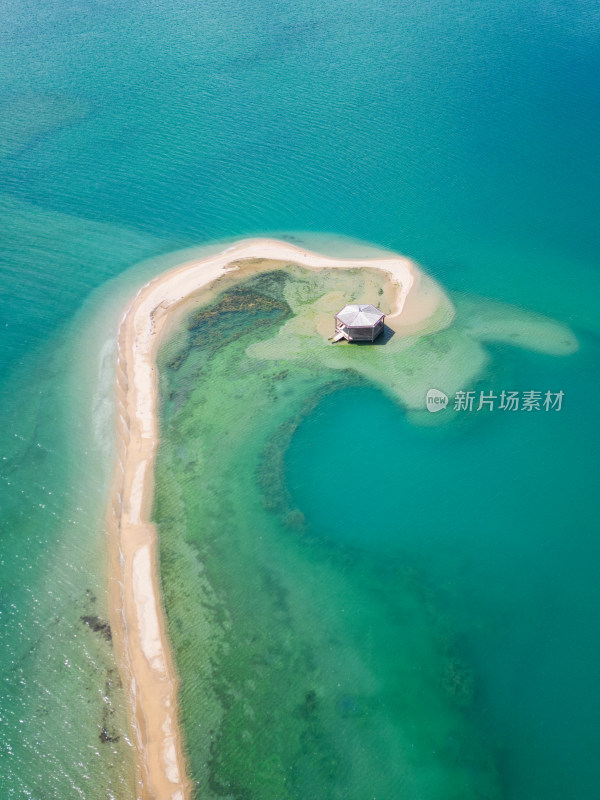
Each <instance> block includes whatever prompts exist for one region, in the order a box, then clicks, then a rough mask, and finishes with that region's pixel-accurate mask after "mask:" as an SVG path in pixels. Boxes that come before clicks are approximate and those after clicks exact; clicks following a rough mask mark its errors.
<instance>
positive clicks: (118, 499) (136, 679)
mask: <svg viewBox="0 0 600 800" xmlns="http://www.w3.org/2000/svg"><path fill="white" fill-rule="evenodd" d="M246 258H253V259H272V260H278V261H289V262H293V263H296V264H299V265H300V266H303V267H308V268H312V269H321V268H332V267H339V268H346V269H348V268H355V267H370V268H377V269H381V270H383V271H385V272H387V273H389V275H390V277H391V280H392V281H393V282H394V283H395V284H396V286H397V301H396V304H395V308H394V310H393V311H392V313H391V314H390V315H389V316H388V320H390V321H391V322H392V324H393V321H394V319H397V318H398V317H399V315H400V314H401V313H402V311H403V310H404V309H405V315H403V322H404V319H406V324H407V327H408V328H410V330H411V332H412V331H414V330H415V328H418V327H419V324H420V323H422V322H423V321H424V320H426V319H427V318H429V317H430V316H431V314H432V313H433V312H434V311H435V308H436V304H437V296H436V294H435V292H434V293H433V296H432V292H431V286H429V288H428V291H424V292H423V295H422V296H420V293H419V291H418V289H419V285H420V282H421V273H420V272H419V270H418V268H417V267H416V266H415V265H414V264H413V263H412V262H411V261H409V260H408V259H406V258H403V257H401V256H396V257H389V258H377V259H373V258H366V259H334V258H329V257H327V256H322V255H319V254H317V253H313V252H311V251H308V250H305V249H302V248H300V247H296V246H294V245H291V244H288V243H286V242H283V241H278V240H274V239H247V240H243V241H241V242H240V243H238V244H236V245H234V246H233V247H230V248H228V249H227V250H225V251H224V252H221V253H218V254H216V255H213V256H210V257H208V258H205V259H202V260H199V261H190V262H188V263H185V264H182V265H181V266H180V267H177V268H175V269H173V270H170V271H169V272H166V273H164V274H163V275H160V276H159V277H157V278H156V279H155V280H153V281H151V282H150V283H148V284H146V285H145V286H143V287H142V288H141V289H140V291H139V292H138V293H137V295H136V296H135V298H134V299H133V300H132V302H131V304H130V305H129V307H128V308H127V310H126V311H125V313H124V315H123V317H122V319H121V322H120V327H119V337H118V344H119V354H118V360H117V377H116V392H117V408H116V411H117V414H116V417H117V440H118V441H117V445H118V459H117V466H116V469H115V476H114V481H113V487H112V492H111V499H110V504H109V508H108V513H107V527H108V532H109V535H110V560H111V586H110V606H111V624H112V626H113V632H114V642H115V648H116V651H117V659H118V662H119V666H120V670H121V674H122V678H123V682H124V685H125V687H126V690H127V691H128V695H129V705H130V717H131V720H132V725H133V728H134V730H135V743H136V747H137V769H136V776H137V796H138V797H139V798H142V799H143V800H150V798H152V800H187V798H189V797H190V795H191V787H190V783H189V779H188V777H187V770H186V764H185V757H184V750H183V743H182V739H181V733H180V730H179V726H178V723H177V688H178V686H177V673H176V670H175V668H174V664H173V659H172V655H171V652H170V648H169V643H168V639H167V635H166V622H165V618H164V612H163V608H162V603H161V598H160V579H159V573H158V563H157V558H158V556H157V551H158V548H157V537H156V530H155V528H154V525H153V524H152V523H151V512H152V500H153V493H154V462H155V459H156V452H157V445H158V435H159V431H158V416H157V410H158V409H157V397H158V375H157V368H156V366H155V363H156V354H157V351H158V348H159V346H160V342H161V335H162V334H163V333H164V329H165V323H166V322H167V320H168V319H169V317H170V316H171V314H172V312H173V311H174V310H175V309H176V308H178V307H179V306H180V305H181V303H183V302H184V301H185V300H186V299H187V298H188V297H190V296H191V295H193V294H195V293H196V292H198V290H200V289H201V288H203V287H205V286H207V285H208V284H210V283H212V282H213V281H214V280H216V279H217V278H219V277H220V276H221V275H223V274H225V272H227V271H228V270H229V269H231V267H230V266H229V265H230V264H231V262H233V261H239V260H240V259H246ZM409 295H410V303H407V301H408V298H409ZM405 306H406V308H405Z"/></svg>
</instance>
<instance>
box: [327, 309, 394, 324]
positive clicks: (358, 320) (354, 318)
mask: <svg viewBox="0 0 600 800" xmlns="http://www.w3.org/2000/svg"><path fill="white" fill-rule="evenodd" d="M335 316H336V317H337V319H339V321H340V322H343V323H344V325H347V326H348V327H349V328H372V327H373V325H376V324H377V323H378V322H379V320H380V319H381V318H382V317H384V316H385V314H384V313H383V311H380V310H379V309H378V308H375V306H372V305H366V306H356V305H350V306H344V307H343V308H342V310H341V311H338V313H337V314H336V315H335Z"/></svg>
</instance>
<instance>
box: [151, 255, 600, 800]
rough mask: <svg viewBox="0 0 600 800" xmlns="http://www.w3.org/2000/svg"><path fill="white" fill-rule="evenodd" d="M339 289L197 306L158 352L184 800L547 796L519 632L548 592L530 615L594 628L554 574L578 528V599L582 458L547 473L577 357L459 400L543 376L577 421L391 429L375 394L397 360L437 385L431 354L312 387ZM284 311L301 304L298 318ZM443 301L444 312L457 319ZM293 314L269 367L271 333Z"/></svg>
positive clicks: (517, 369) (328, 286)
mask: <svg viewBox="0 0 600 800" xmlns="http://www.w3.org/2000/svg"><path fill="white" fill-rule="evenodd" d="M335 278H337V280H338V282H341V285H343V286H344V287H345V291H346V293H347V294H348V296H351V295H352V291H353V290H352V282H353V281H354V282H355V285H356V281H358V280H359V278H358V276H357V275H356V273H354V274H352V273H348V274H347V276H346V275H344V274H342V275H336V276H332V275H331V274H321V275H317V276H315V275H314V274H311V273H308V272H306V271H301V270H297V269H296V270H295V271H293V272H292V273H291V277H290V276H289V275H288V277H287V278H286V276H285V275H284V274H283V273H281V272H267V273H265V274H261V275H258V276H256V277H255V278H252V279H245V280H244V281H243V282H241V283H239V285H237V287H234V288H233V289H228V290H227V291H224V293H222V294H220V295H219V296H218V297H217V299H216V300H212V301H211V300H210V299H209V297H208V296H207V297H206V298H205V299H206V302H207V303H208V305H207V306H206V307H205V308H204V309H203V308H200V309H197V310H195V311H194V312H193V313H192V314H191V316H190V317H189V318H188V319H187V321H186V322H185V323H184V324H183V325H182V326H181V327H180V329H179V330H178V331H177V332H176V333H175V334H173V338H172V339H171V341H170V342H169V343H168V344H167V345H166V346H165V349H164V351H163V354H162V356H161V368H162V375H163V378H162V397H163V401H162V402H163V428H162V430H163V440H162V443H161V450H160V455H159V461H158V473H157V474H158V488H157V503H156V509H155V516H156V520H157V522H158V525H159V531H160V541H161V564H162V580H163V589H164V593H165V599H166V608H167V615H168V619H169V631H170V633H171V636H172V640H173V642H174V646H175V653H176V660H177V664H178V668H179V670H180V674H181V676H182V714H183V721H184V729H185V736H186V743H187V750H188V754H189V759H190V764H191V768H192V775H193V778H194V780H195V785H196V787H197V794H198V797H207V796H208V797H213V796H214V797H218V796H227V795H228V794H230V793H233V794H234V795H240V796H244V797H256V798H262V797H270V796H273V797H290V798H293V797H305V796H307V795H310V796H317V797H342V796H344V797H357V798H358V797H364V796H365V792H373V793H374V794H375V795H377V796H383V797H386V796H398V795H399V794H400V793H403V794H404V795H405V796H408V797H412V796H414V797H419V798H435V797H440V796H444V797H454V796H456V797H470V796H472V797H480V796H486V797H492V796H503V794H504V793H505V782H506V781H507V780H510V782H511V786H510V794H511V796H515V797H520V796H522V797H525V796H527V794H528V792H531V791H532V786H544V787H545V791H547V792H548V793H550V792H552V791H554V788H555V787H560V788H559V793H558V794H556V796H557V797H558V796H560V792H562V791H564V787H565V786H566V785H567V784H569V785H571V786H572V785H573V784H572V779H570V778H569V777H568V773H569V768H570V765H571V762H570V760H569V759H566V758H562V759H561V758H553V759H552V760H550V759H548V758H547V754H546V753H542V754H540V752H539V750H538V747H539V737H540V735H541V734H542V733H543V731H544V726H546V725H550V724H553V725H555V726H556V727H557V733H556V740H557V743H559V742H560V740H561V739H562V740H563V742H564V746H567V744H568V737H569V735H570V734H571V731H572V729H570V730H569V731H567V730H564V731H563V733H562V734H560V733H559V732H558V730H559V727H558V720H559V719H562V714H563V710H564V709H562V708H561V707H560V704H558V705H553V704H554V702H555V692H556V684H555V683H553V681H552V680H549V681H548V680H547V681H546V682H545V691H546V692H547V693H548V694H547V697H546V703H547V710H546V712H545V717H543V718H542V719H541V720H540V719H539V709H538V708H537V704H538V703H539V702H540V695H541V694H543V691H544V688H543V687H544V682H539V683H537V684H536V693H535V696H534V697H532V695H531V685H530V681H531V679H532V675H531V674H530V675H529V676H526V677H524V678H522V679H521V680H517V675H518V673H519V670H520V668H521V667H522V665H523V664H526V663H529V662H533V663H530V666H529V669H530V671H531V673H533V674H535V673H536V670H538V671H540V670H541V671H542V672H543V673H544V674H545V675H549V674H552V673H554V675H555V680H557V679H558V676H559V675H560V673H561V670H562V669H563V668H564V661H563V659H562V657H561V656H557V657H555V658H554V659H553V658H551V657H549V656H548V654H547V653H546V654H545V659H544V661H543V664H542V663H541V661H540V656H539V655H538V650H545V649H546V648H547V644H545V643H546V642H549V641H552V640H553V638H554V637H555V636H556V626H557V624H558V625H564V624H565V623H564V621H563V620H560V619H557V617H556V616H555V614H552V615H550V616H549V617H548V623H549V624H548V626H547V628H545V629H544V627H543V626H542V625H541V624H540V621H539V620H538V622H537V623H536V631H535V635H533V634H532V633H531V632H530V628H531V626H532V624H533V620H534V619H537V616H538V615H539V614H540V611H541V608H542V607H543V604H544V603H548V602H549V600H548V597H549V595H550V592H552V597H551V603H550V605H549V606H547V611H550V609H555V610H557V609H559V608H561V607H563V606H564V605H565V604H571V605H573V603H575V604H576V605H577V604H578V603H579V604H580V606H581V607H580V609H579V614H582V615H583V618H585V619H587V620H588V622H589V616H590V614H591V613H593V606H592V607H590V606H589V602H590V598H589V597H586V598H585V601H584V602H581V601H582V598H581V597H580V594H579V591H573V588H572V587H571V586H570V584H569V582H568V581H561V580H560V578H559V576H557V574H556V563H557V560H559V561H561V562H563V563H564V560H565V559H566V558H568V553H570V552H571V548H572V547H573V538H572V535H570V533H571V531H572V525H576V526H577V530H578V538H577V548H578V551H579V552H578V555H577V556H576V557H575V558H572V557H571V569H570V570H569V574H570V575H574V574H577V575H578V579H579V581H580V585H581V581H583V582H586V583H588V584H589V585H591V579H592V574H593V570H592V569H590V568H585V567H583V565H584V564H590V563H594V562H593V559H594V557H595V555H597V545H596V543H595V540H594V538H593V536H592V533H593V531H594V530H595V524H594V522H593V521H590V520H588V519H587V518H586V516H585V515H582V518H581V520H578V519H577V516H576V514H573V512H572V511H571V504H572V503H573V502H574V500H575V498H581V500H580V502H581V501H582V500H584V498H585V497H586V496H589V492H590V491H591V490H592V482H593V473H592V472H591V471H590V470H591V468H592V467H593V457H594V456H593V453H594V446H595V444H597V443H595V442H593V441H590V439H589V437H585V441H584V440H583V439H582V441H581V442H580V443H579V448H580V449H578V450H577V460H576V461H574V462H573V461H572V460H570V459H569V458H568V456H567V457H566V458H565V459H564V460H563V461H562V462H561V463H557V461H556V459H553V454H554V453H555V451H556V448H557V447H559V448H560V447H561V441H562V442H563V445H562V446H563V447H565V448H566V447H567V445H568V446H569V447H573V445H574V442H573V437H572V426H573V418H574V417H579V416H580V415H581V414H582V413H584V409H583V408H581V407H578V406H579V401H578V400H577V397H580V396H581V395H582V393H585V391H586V390H587V391H589V388H590V387H589V386H586V384H587V382H588V378H589V367H590V361H589V353H588V352H586V348H585V347H584V348H583V352H580V353H577V354H576V355H573V354H571V355H565V356H562V357H558V358H557V357H550V356H548V355H540V354H537V355H533V354H530V353H527V352H526V351H523V350H521V349H517V348H508V347H499V346H493V345H492V346H488V350H489V353H488V358H489V361H488V362H484V364H486V366H485V369H484V372H483V373H481V374H480V375H479V380H480V384H481V385H483V384H484V383H485V384H486V385H487V387H488V388H489V387H491V388H492V389H494V390H495V391H497V392H498V394H499V393H500V391H501V390H500V387H501V386H502V385H507V386H509V387H510V388H511V389H515V390H518V391H523V392H524V391H527V390H528V389H529V388H530V387H531V386H532V385H533V386H536V387H538V386H540V387H542V386H551V387H553V388H554V389H555V387H556V386H557V385H558V384H557V381H560V386H562V387H564V389H563V391H564V392H565V397H567V398H571V400H570V401H569V402H571V401H572V402H573V405H572V406H569V405H567V406H566V407H565V408H564V409H562V410H561V411H560V412H556V411H550V412H545V411H543V410H542V411H540V412H531V413H528V412H525V411H522V412H516V413H512V414H511V413H510V412H509V413H508V414H507V412H503V411H500V410H496V411H495V412H489V413H485V412H483V413H479V414H478V413H477V412H475V413H474V414H471V415H468V414H463V415H462V416H461V414H460V413H456V414H454V415H453V416H452V415H451V412H450V411H447V412H445V413H447V414H448V415H449V416H448V417H447V418H446V421H445V424H440V425H436V426H435V427H434V428H431V427H430V426H429V425H425V426H424V425H423V422H424V420H423V416H422V415H423V414H426V412H424V411H423V412H421V414H420V415H419V414H417V415H412V416H407V414H406V412H405V410H404V409H403V407H402V405H401V398H398V397H397V396H395V394H394V391H393V390H392V391H391V392H390V394H391V396H392V398H394V399H391V398H390V397H386V394H385V392H386V391H387V390H389V389H390V387H392V389H393V386H394V385H395V384H394V383H393V378H392V380H391V382H390V378H391V377H392V376H393V375H394V374H395V369H394V367H395V365H401V364H402V363H404V362H407V363H409V364H411V365H413V364H415V363H419V362H421V363H422V365H423V368H424V370H425V372H426V373H428V374H432V375H434V376H437V375H439V374H440V370H439V369H438V367H437V365H436V363H435V361H436V360H437V361H439V362H441V363H442V364H443V362H444V361H445V360H447V359H448V358H453V355H452V350H451V349H448V348H440V347H438V349H437V355H436V356H435V357H433V358H432V355H431V351H430V350H429V349H427V348H424V347H422V346H421V345H420V343H418V344H415V345H414V346H413V347H412V350H414V351H415V353H414V354H413V353H412V350H411V352H409V353H405V352H404V351H403V350H402V349H401V348H392V346H391V345H392V342H393V341H394V339H391V340H388V341H386V343H385V344H384V345H383V350H382V351H380V352H381V353H383V354H384V357H386V358H387V362H386V364H387V366H386V367H383V366H381V367H380V368H379V379H378V384H379V388H376V387H374V386H373V385H371V386H368V385H367V384H366V381H365V379H364V378H363V377H362V376H361V372H360V363H361V360H359V361H356V360H355V361H354V368H349V365H348V364H346V366H345V368H344V369H340V368H339V365H338V366H337V367H336V368H332V367H331V366H330V364H329V363H328V361H327V358H328V357H325V354H327V353H330V352H331V349H330V348H331V347H332V346H331V345H330V344H327V342H326V341H325V340H321V341H322V344H321V346H320V347H319V346H318V345H317V344H316V343H315V339H314V334H313V332H312V331H311V330H310V325H306V323H303V322H302V319H306V320H308V321H309V322H310V323H311V324H313V325H314V322H315V317H314V311H313V310H312V309H313V308H315V307H321V306H322V303H323V299H322V293H323V291H324V290H326V291H328V292H331V291H332V289H335ZM229 280H233V279H231V278H230V279H229ZM382 280H383V278H382ZM295 287H298V288H295ZM290 298H294V300H296V301H297V300H298V298H301V301H300V302H299V304H297V305H296V307H295V308H294V313H295V314H296V315H297V316H296V317H292V309H291V308H290V306H289V305H288V303H289V301H290ZM458 300H459V307H462V308H463V314H466V311H465V310H464V309H465V308H470V307H471V305H473V306H475V307H476V306H477V304H476V301H471V300H469V299H468V298H458ZM211 303H212V304H211ZM484 305H485V304H484ZM296 319H297V320H298V321H297V322H294V328H293V329H294V331H295V336H296V338H295V340H294V342H295V345H294V347H293V349H292V351H291V353H288V354H286V352H285V348H282V345H281V344H280V341H281V340H282V331H283V330H285V325H288V326H289V325H290V324H292V321H293V320H296ZM527 319H528V325H529V328H528V329H527V330H528V333H529V335H530V336H531V335H532V331H531V326H532V324H533V323H532V322H531V318H527ZM534 319H535V320H536V324H538V325H542V330H543V331H545V330H546V329H547V328H548V324H547V323H545V322H540V321H539V320H538V319H537V318H534ZM462 325H463V327H464V328H465V329H466V328H468V327H469V326H468V325H467V323H466V321H463V322H462ZM282 326H283V327H282ZM459 327H460V326H459V322H458V320H457V322H456V323H455V324H453V325H452V327H451V329H450V330H449V331H448V336H450V335H451V334H452V331H453V330H457V329H459ZM471 327H472V326H471ZM273 333H275V334H278V335H276V336H275V337H274V338H273V339H271V338H270V337H272V336H273ZM440 335H441V334H436V337H437V338H438V339H439V336H440ZM452 335H455V334H452ZM284 338H285V337H284ZM257 340H258V342H262V343H263V344H262V345H261V347H260V348H257V344H256V343H257ZM532 341H533V342H535V341H536V339H535V337H533V338H532ZM269 342H273V343H274V344H270V343H269ZM523 343H524V342H523V341H522V340H521V344H523ZM248 344H250V346H249V347H248ZM273 348H275V352H274V351H273ZM337 348H340V350H338V351H337V352H338V353H339V352H342V350H341V348H344V349H346V348H347V353H348V358H350V357H351V356H352V353H354V354H355V355H356V357H357V358H358V356H359V355H362V356H364V357H365V358H366V357H368V354H369V352H370V353H372V354H373V357H374V356H375V349H371V350H369V349H368V348H367V349H365V348H352V346H345V345H338V346H337ZM359 351H360V352H359ZM319 353H321V354H323V355H322V356H321V357H320V356H319ZM365 354H366V355H365ZM385 354H387V356H385ZM249 356H250V357H249ZM261 356H262V357H261ZM338 357H339V356H338ZM462 357H463V358H464V359H466V360H467V361H468V359H469V358H471V357H472V352H471V351H470V350H468V349H466V350H464V351H462ZM382 363H383V362H382ZM477 363H479V362H478V361H477ZM565 365H566V366H565ZM586 365H587V370H588V372H587V375H586ZM463 366H465V367H466V372H465V374H466V375H467V376H469V378H470V379H471V380H472V374H471V371H470V369H469V364H464V365H463ZM357 370H359V371H357ZM442 372H443V370H442ZM582 375H583V376H584V377H583V378H582ZM506 382H508V383H506ZM469 385H471V384H469ZM382 390H383V391H382ZM394 400H395V402H394ZM588 413H589V412H588ZM532 450H533V451H534V452H535V453H536V456H537V457H536V461H535V462H532V460H531V459H530V458H529V457H528V455H529V454H530V453H531V452H532ZM566 452H567V453H568V452H569V451H568V450H566ZM582 455H585V458H586V460H581V456H582ZM538 459H539V462H538ZM534 468H535V473H533V469H534ZM566 474H568V475H569V481H570V482H569V485H568V487H567V486H565V483H564V480H565V475H566ZM432 499H433V502H432ZM575 502H577V501H576V500H575ZM567 515H570V516H571V518H570V521H569V524H568V525H565V526H564V528H563V527H562V526H558V525H557V524H556V520H557V519H561V518H566V516H567ZM582 550H585V551H586V552H585V555H582ZM519 609H522V610H519ZM570 627H572V623H571V626H570ZM528 632H529V634H530V635H528ZM591 655H592V656H593V657H595V658H597V655H598V654H597V653H596V654H591ZM494 664H495V665H496V666H495V668H494V667H493V665H494ZM500 664H502V665H503V666H502V669H499V667H498V665H500ZM510 676H512V677H510ZM508 704H509V707H510V709H511V713H510V714H509V715H507V714H506V708H507V705H508ZM592 719H593V714H592V713H591V712H590V710H589V707H587V708H582V710H581V712H580V713H579V714H574V715H573V717H572V724H573V725H576V726H577V727H578V728H579V730H583V729H585V726H586V725H587V726H588V728H587V735H588V736H589V737H590V741H589V750H587V752H586V753H585V754H584V753H582V754H581V762H582V764H583V765H584V766H585V767H587V769H588V771H587V773H585V772H584V773H582V774H581V775H580V778H579V780H580V781H581V783H580V785H581V787H582V790H584V788H585V786H586V785H589V782H590V781H593V780H594V779H595V776H594V775H593V773H590V772H589V765H590V763H592V759H591V755H592V749H593V746H594V741H593V737H594V734H593V731H592V729H591V727H589V726H590V722H591V720H592ZM525 730H526V731H527V734H526V735H524V733H523V732H524V731H525ZM384 765H385V766H384ZM531 776H535V777H534V778H533V779H532V777H531ZM534 781H535V783H534ZM536 791H537V789H536ZM549 796H552V795H551V794H549Z"/></svg>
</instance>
